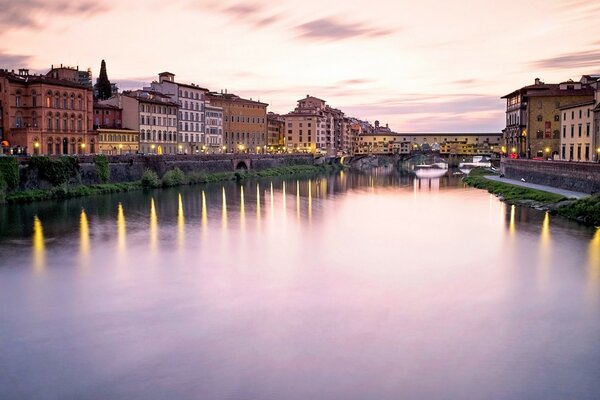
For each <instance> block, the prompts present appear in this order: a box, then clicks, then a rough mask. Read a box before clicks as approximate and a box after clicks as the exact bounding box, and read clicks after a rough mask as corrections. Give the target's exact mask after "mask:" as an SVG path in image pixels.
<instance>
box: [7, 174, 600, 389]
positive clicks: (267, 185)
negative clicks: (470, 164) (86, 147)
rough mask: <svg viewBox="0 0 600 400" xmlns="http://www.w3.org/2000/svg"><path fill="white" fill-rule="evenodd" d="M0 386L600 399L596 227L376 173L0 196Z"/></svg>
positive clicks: (450, 183)
mask: <svg viewBox="0 0 600 400" xmlns="http://www.w3.org/2000/svg"><path fill="white" fill-rule="evenodd" d="M0 399H515V400H516V399H579V400H582V399H600V231H596V230H593V229H588V228H584V227H581V226H578V225H576V224H573V223H570V222H567V221H565V220H561V219H559V218H557V217H556V218H555V217H552V216H548V215H546V214H545V213H543V212H538V211H535V210H529V209H521V208H514V207H510V206H506V205H504V204H503V203H501V202H499V201H498V200H497V199H496V198H494V197H493V196H490V195H489V194H487V193H485V192H484V191H479V190H475V189H470V188H465V187H463V185H462V184H461V183H460V181H459V180H456V179H453V178H442V179H441V180H435V181H425V180H423V181H413V180H412V178H410V177H409V176H402V175H398V174H395V173H392V174H387V173H386V172H385V171H380V172H379V173H374V174H372V175H358V174H349V173H341V174H339V175H336V176H329V177H321V178H313V179H311V180H308V179H307V180H300V181H297V180H286V181H283V180H273V181H270V180H268V181H259V182H246V183H243V184H239V183H228V184H225V185H215V186H194V187H186V188H182V189H174V190H164V191H156V192H146V193H144V192H137V193H129V194H122V195H114V196H101V197H96V198H86V199H77V200H71V201H67V202H60V203H58V202H57V203H38V204H33V205H27V206H18V207H4V208H0Z"/></svg>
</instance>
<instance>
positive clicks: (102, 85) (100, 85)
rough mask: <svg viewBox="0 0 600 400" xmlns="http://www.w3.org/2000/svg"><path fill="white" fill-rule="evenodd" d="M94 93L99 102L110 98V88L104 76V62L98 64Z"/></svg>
mask: <svg viewBox="0 0 600 400" xmlns="http://www.w3.org/2000/svg"><path fill="white" fill-rule="evenodd" d="M96 92H97V93H98V99H99V100H106V99H108V98H110V97H111V96H112V87H111V85H110V81H109V80H108V75H107V74H106V62H104V60H102V63H101V64H100V75H99V76H98V80H97V81H96Z"/></svg>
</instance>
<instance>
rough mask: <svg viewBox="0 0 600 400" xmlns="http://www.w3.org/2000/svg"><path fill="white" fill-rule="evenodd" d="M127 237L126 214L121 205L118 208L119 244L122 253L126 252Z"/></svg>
mask: <svg viewBox="0 0 600 400" xmlns="http://www.w3.org/2000/svg"><path fill="white" fill-rule="evenodd" d="M125 235H126V228H125V213H124V212H123V205H122V204H121V203H119V205H118V206H117V243H118V246H119V250H120V251H125V247H126V240H125Z"/></svg>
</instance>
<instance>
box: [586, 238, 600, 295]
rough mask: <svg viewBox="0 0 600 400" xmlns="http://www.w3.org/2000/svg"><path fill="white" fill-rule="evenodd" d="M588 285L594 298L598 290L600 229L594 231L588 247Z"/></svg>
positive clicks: (599, 282)
mask: <svg viewBox="0 0 600 400" xmlns="http://www.w3.org/2000/svg"><path fill="white" fill-rule="evenodd" d="M587 270H588V274H587V275H588V284H589V287H590V289H591V291H592V292H593V293H594V295H595V296H597V295H598V290H599V289H600V228H597V229H596V233H595V234H594V237H593V238H592V240H591V241H590V244H589V246H588V267H587Z"/></svg>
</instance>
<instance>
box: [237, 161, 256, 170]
mask: <svg viewBox="0 0 600 400" xmlns="http://www.w3.org/2000/svg"><path fill="white" fill-rule="evenodd" d="M251 167H252V164H251V162H250V159H234V160H233V169H234V170H236V171H247V170H249V169H250V168H251Z"/></svg>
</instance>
